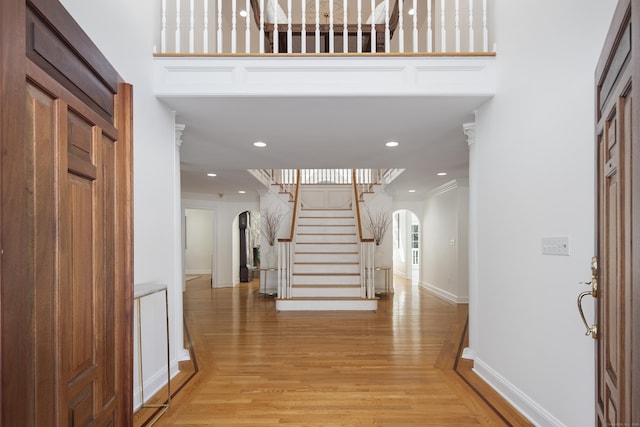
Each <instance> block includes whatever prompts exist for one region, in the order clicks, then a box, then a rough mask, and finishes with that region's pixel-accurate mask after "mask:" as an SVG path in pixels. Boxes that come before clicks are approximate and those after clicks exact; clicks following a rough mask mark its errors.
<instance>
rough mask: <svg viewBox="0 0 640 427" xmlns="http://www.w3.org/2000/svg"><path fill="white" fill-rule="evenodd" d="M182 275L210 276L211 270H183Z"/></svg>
mask: <svg viewBox="0 0 640 427" xmlns="http://www.w3.org/2000/svg"><path fill="white" fill-rule="evenodd" d="M184 274H211V269H210V268H209V269H204V270H203V269H195V270H185V271H184Z"/></svg>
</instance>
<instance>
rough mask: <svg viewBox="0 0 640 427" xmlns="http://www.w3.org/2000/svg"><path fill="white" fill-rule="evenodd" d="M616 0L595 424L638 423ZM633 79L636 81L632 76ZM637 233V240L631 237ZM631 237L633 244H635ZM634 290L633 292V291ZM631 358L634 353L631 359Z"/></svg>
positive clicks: (632, 179) (631, 58)
mask: <svg viewBox="0 0 640 427" xmlns="http://www.w3.org/2000/svg"><path fill="white" fill-rule="evenodd" d="M635 6H636V7H635V8H634V10H632V2H631V1H629V0H624V1H620V3H619V5H618V8H617V10H616V13H615V17H614V21H613V24H612V26H611V29H610V33H609V36H608V37H607V41H606V44H605V48H604V51H603V53H602V56H601V59H600V61H599V64H598V67H597V72H596V112H597V113H596V120H597V122H596V144H597V159H598V161H597V165H598V187H597V200H598V207H597V209H598V211H597V217H598V225H597V227H598V228H597V233H598V245H597V250H598V266H597V269H595V268H594V273H595V274H594V279H593V282H592V286H593V291H592V294H593V295H594V296H596V299H597V305H596V326H595V327H594V328H593V329H592V330H591V332H592V336H593V337H594V338H596V340H597V342H596V349H597V350H596V354H597V356H596V357H597V365H596V376H597V378H596V381H597V391H596V399H597V400H596V408H597V418H596V419H597V425H598V426H623V425H624V426H631V425H639V424H638V423H639V422H640V418H639V414H638V412H639V410H640V408H638V406H639V405H640V394H638V386H639V384H638V377H637V376H638V360H639V359H640V358H639V357H638V354H640V346H639V342H638V337H637V336H638V334H639V333H640V329H638V327H639V326H638V325H639V323H638V319H639V317H638V315H639V314H638V302H637V301H636V300H637V299H638V297H640V293H639V292H638V273H639V272H638V267H639V263H638V253H639V249H638V240H637V238H638V236H640V233H639V232H638V216H639V215H640V211H639V210H638V209H637V206H638V203H639V202H640V200H638V199H639V198H638V189H639V186H640V185H639V184H640V180H639V179H638V149H639V146H638V137H639V136H640V135H639V133H638V131H637V129H638V120H637V113H636V114H635V116H634V109H637V106H635V105H634V101H635V100H636V99H638V97H637V89H636V88H634V85H637V84H638V83H640V80H638V79H637V74H638V55H637V54H636V52H637V46H635V45H636V44H638V43H637V40H638V38H637V36H636V38H635V39H634V38H633V37H632V26H635V29H637V28H640V26H638V16H640V15H639V13H638V12H639V10H637V3H636V4H635ZM634 80H635V81H634ZM634 238H635V239H634ZM634 240H635V245H634V244H633V242H634ZM634 297H635V298H634ZM634 359H635V360H634Z"/></svg>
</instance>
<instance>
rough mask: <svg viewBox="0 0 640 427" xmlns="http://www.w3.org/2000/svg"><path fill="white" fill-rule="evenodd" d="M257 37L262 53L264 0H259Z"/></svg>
mask: <svg viewBox="0 0 640 427" xmlns="http://www.w3.org/2000/svg"><path fill="white" fill-rule="evenodd" d="M205 1H206V0H205ZM258 38H259V40H260V41H259V46H260V53H264V0H260V35H259V37H258Z"/></svg>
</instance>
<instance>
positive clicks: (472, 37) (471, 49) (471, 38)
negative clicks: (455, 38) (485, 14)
mask: <svg viewBox="0 0 640 427" xmlns="http://www.w3.org/2000/svg"><path fill="white" fill-rule="evenodd" d="M474 43H475V35H474V33H473V0H469V52H474V51H475V47H474Z"/></svg>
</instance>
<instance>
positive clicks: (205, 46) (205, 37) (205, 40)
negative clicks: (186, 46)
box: [202, 0, 209, 53]
mask: <svg viewBox="0 0 640 427" xmlns="http://www.w3.org/2000/svg"><path fill="white" fill-rule="evenodd" d="M202 6H203V9H204V12H203V15H204V19H203V21H204V22H203V25H204V29H203V30H202V52H204V53H209V0H202Z"/></svg>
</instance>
